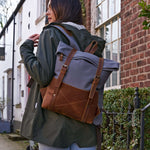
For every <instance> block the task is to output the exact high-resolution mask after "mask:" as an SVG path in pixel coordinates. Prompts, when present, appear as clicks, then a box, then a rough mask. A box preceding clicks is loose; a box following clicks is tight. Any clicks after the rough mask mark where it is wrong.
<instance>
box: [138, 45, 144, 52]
mask: <svg viewBox="0 0 150 150" xmlns="http://www.w3.org/2000/svg"><path fill="white" fill-rule="evenodd" d="M145 50H146V44H145V45H142V46H140V47H138V52H142V51H145Z"/></svg>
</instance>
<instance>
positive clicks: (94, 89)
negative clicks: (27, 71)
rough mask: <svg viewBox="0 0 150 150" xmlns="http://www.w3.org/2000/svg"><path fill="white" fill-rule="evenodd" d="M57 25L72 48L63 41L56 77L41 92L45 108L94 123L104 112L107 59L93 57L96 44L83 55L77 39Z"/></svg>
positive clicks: (94, 42)
mask: <svg viewBox="0 0 150 150" xmlns="http://www.w3.org/2000/svg"><path fill="white" fill-rule="evenodd" d="M53 26H54V27H56V28H57V29H58V30H60V31H61V32H62V33H63V34H64V35H65V36H66V37H67V38H68V39H69V41H70V45H68V44H66V43H64V42H62V41H60V42H59V45H58V47H57V52H56V55H57V58H56V64H55V75H54V77H53V79H52V81H51V82H50V84H49V85H48V86H47V87H46V88H41V89H40V92H41V95H42V98H43V101H42V108H44V109H48V110H50V111H53V112H56V113H60V114H62V115H65V116H67V117H70V118H72V119H75V120H78V121H81V122H84V123H89V124H92V123H93V120H94V118H96V116H98V115H99V114H100V111H101V110H100V108H99V106H98V103H99V102H98V101H99V96H100V95H99V89H100V88H99V87H101V82H100V81H101V73H102V70H103V69H104V65H103V64H104V59H103V58H99V57H97V56H96V55H93V53H94V52H95V51H96V50H97V48H98V46H97V42H96V41H92V42H91V43H90V45H89V46H88V47H87V48H86V49H85V51H84V52H82V51H80V49H79V46H78V44H77V43H76V41H75V40H74V38H73V36H69V35H68V34H67V33H66V31H65V29H63V28H62V27H59V26H56V25H53ZM107 61H108V60H105V62H107ZM111 63H112V64H113V62H111ZM106 64H107V63H106ZM112 66H113V65H112ZM114 68H117V67H116V66H115V67H114ZM114 68H113V69H114ZM113 69H112V70H113ZM110 73H111V72H109V75H110ZM109 75H107V76H109ZM107 78H108V77H107Z"/></svg>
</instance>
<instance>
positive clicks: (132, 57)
mask: <svg viewBox="0 0 150 150" xmlns="http://www.w3.org/2000/svg"><path fill="white" fill-rule="evenodd" d="M139 58H140V55H139V54H136V55H133V56H131V58H130V61H131V62H133V61H136V60H138V59H139Z"/></svg>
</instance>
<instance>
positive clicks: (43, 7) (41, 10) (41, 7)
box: [37, 0, 46, 17]
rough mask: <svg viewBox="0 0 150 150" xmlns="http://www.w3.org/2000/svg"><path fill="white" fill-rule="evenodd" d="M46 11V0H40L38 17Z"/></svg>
mask: <svg viewBox="0 0 150 150" xmlns="http://www.w3.org/2000/svg"><path fill="white" fill-rule="evenodd" d="M45 12H46V0H38V9H37V15H38V16H37V17H40V16H41V15H43V13H45Z"/></svg>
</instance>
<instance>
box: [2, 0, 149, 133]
mask: <svg viewBox="0 0 150 150" xmlns="http://www.w3.org/2000/svg"><path fill="white" fill-rule="evenodd" d="M84 2H85V8H84V7H83V10H84V9H85V17H84V24H85V26H86V28H87V29H88V30H89V32H91V33H92V34H95V35H98V36H101V37H102V38H104V39H105V40H106V47H105V49H104V53H103V56H104V58H107V59H112V60H115V61H118V62H120V64H121V65H120V70H119V71H117V72H113V73H112V74H111V76H110V78H109V79H108V81H107V83H106V86H105V89H106V90H108V89H112V88H126V87H149V86H150V66H149V64H150V30H146V31H145V30H143V29H142V21H143V19H141V18H139V17H138V15H139V12H140V8H139V5H138V2H139V0H84ZM147 2H148V3H150V0H147ZM47 3H48V0H32V1H30V0H20V2H19V3H18V5H17V7H16V9H15V11H14V12H13V13H12V16H11V17H10V18H9V20H8V22H7V23H6V25H5V26H4V28H3V30H2V31H1V33H0V101H1V103H2V104H3V109H0V112H1V118H3V120H7V121H10V122H12V123H13V128H14V130H15V129H17V128H19V127H20V124H21V120H22V117H23V114H24V110H25V105H26V102H27V97H28V93H29V89H28V88H27V86H26V85H27V83H28V80H29V78H30V77H29V75H28V73H27V72H26V70H25V67H24V65H23V63H22V61H21V58H20V53H19V47H20V45H21V44H22V43H23V42H24V41H25V40H26V39H27V38H28V37H29V36H30V35H32V34H34V33H40V32H41V31H42V28H43V27H44V26H45V21H46V18H45V12H46V6H47ZM35 52H36V50H35ZM4 54H5V55H4ZM2 114H3V115H2Z"/></svg>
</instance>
